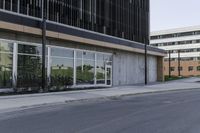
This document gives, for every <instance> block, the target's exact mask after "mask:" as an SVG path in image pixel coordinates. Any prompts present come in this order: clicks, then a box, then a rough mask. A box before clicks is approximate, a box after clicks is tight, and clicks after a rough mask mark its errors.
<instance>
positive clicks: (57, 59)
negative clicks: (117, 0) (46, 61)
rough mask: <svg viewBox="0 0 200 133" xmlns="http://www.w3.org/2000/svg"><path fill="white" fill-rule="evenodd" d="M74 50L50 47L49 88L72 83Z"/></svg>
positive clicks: (57, 87) (65, 86) (62, 86)
mask: <svg viewBox="0 0 200 133" xmlns="http://www.w3.org/2000/svg"><path fill="white" fill-rule="evenodd" d="M73 72H74V52H73V50H67V49H63V48H51V75H50V88H51V89H62V88H67V87H69V86H72V85H73Z"/></svg>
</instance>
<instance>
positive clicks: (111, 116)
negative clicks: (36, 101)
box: [0, 90, 200, 133]
mask: <svg viewBox="0 0 200 133" xmlns="http://www.w3.org/2000/svg"><path fill="white" fill-rule="evenodd" d="M0 133H200V90H191V91H178V92H168V93H157V94H148V95H138V96H125V97H118V98H110V99H103V100H94V101H82V102H73V103H66V104H62V105H52V106H43V107H36V108H32V109H26V110H23V111H15V112H10V113H4V114H0Z"/></svg>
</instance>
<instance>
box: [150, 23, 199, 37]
mask: <svg viewBox="0 0 200 133" xmlns="http://www.w3.org/2000/svg"><path fill="white" fill-rule="evenodd" d="M197 30H200V25H196V26H188V27H180V28H172V29H166V30H158V31H152V32H151V33H150V36H157V35H166V34H173V33H181V32H191V31H197Z"/></svg>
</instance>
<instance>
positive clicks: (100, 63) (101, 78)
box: [96, 54, 105, 84]
mask: <svg viewBox="0 0 200 133" xmlns="http://www.w3.org/2000/svg"><path fill="white" fill-rule="evenodd" d="M96 74H97V75H96V78H97V79H96V80H97V84H105V62H104V55H103V54H97V66H96Z"/></svg>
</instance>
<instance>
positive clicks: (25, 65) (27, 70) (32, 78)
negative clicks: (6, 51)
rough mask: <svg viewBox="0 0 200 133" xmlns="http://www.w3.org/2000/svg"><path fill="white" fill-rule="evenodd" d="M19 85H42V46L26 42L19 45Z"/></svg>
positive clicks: (21, 86) (26, 86)
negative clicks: (26, 43)
mask: <svg viewBox="0 0 200 133" xmlns="http://www.w3.org/2000/svg"><path fill="white" fill-rule="evenodd" d="M18 51H19V53H18V67H17V73H18V75H17V87H19V88H30V87H32V88H36V89H39V87H41V84H42V82H41V80H42V79H41V77H42V56H41V47H39V46H31V45H25V44H19V45H18Z"/></svg>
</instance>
